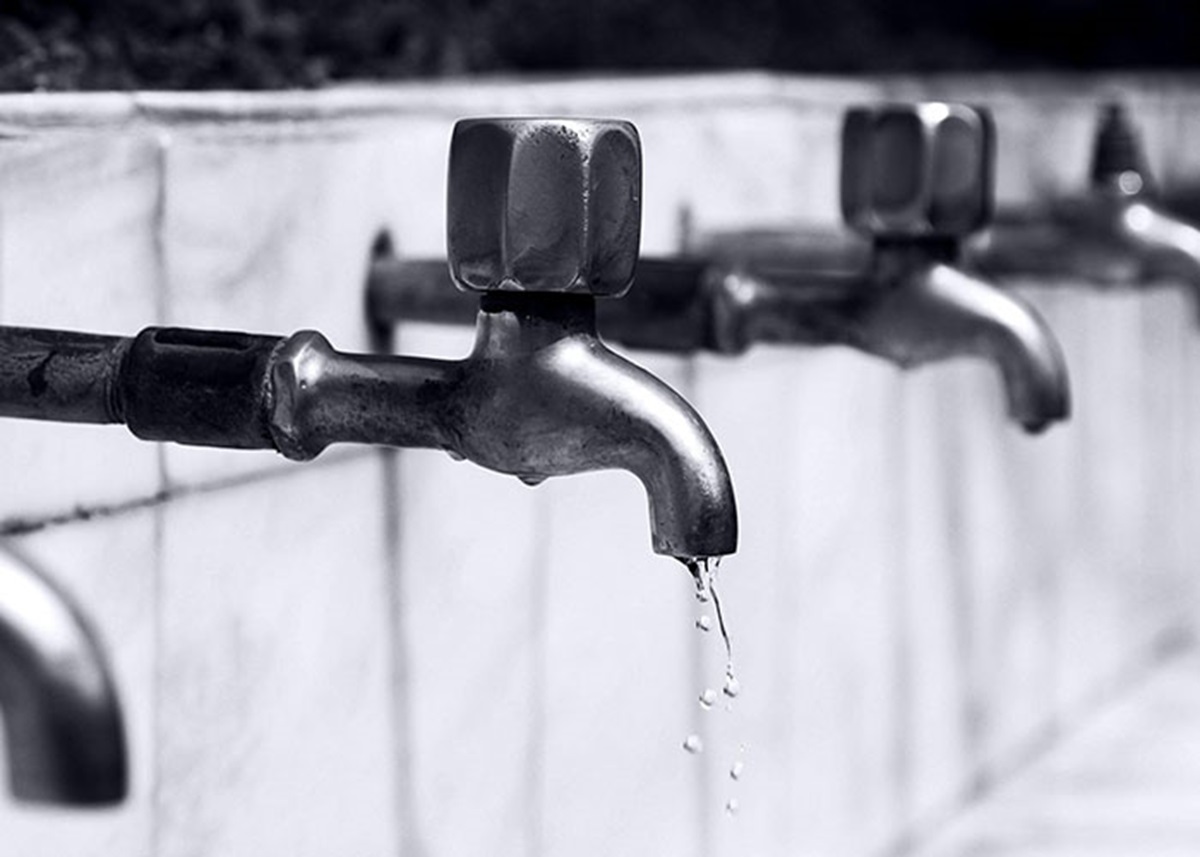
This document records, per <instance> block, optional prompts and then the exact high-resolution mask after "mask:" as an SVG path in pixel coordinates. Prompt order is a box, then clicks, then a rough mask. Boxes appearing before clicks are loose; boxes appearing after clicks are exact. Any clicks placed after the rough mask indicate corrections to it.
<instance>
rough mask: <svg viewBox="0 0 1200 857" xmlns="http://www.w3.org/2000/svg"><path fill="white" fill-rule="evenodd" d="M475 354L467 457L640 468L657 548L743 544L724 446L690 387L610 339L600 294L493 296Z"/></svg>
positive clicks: (552, 470) (682, 553)
mask: <svg viewBox="0 0 1200 857" xmlns="http://www.w3.org/2000/svg"><path fill="white" fill-rule="evenodd" d="M568 303H569V304H571V305H570V306H568V305H567V304H568ZM565 316H569V317H570V318H571V319H573V320H572V321H569V322H568V321H567V320H566V318H565ZM468 363H469V364H470V368H469V369H468V370H466V371H464V373H463V376H464V377H467V378H472V379H476V380H475V381H473V382H472V383H471V384H468V385H464V387H463V392H464V396H465V397H466V398H465V401H463V402H462V413H463V414H464V415H466V416H467V418H466V419H465V420H464V423H463V425H462V426H461V438H462V444H463V446H462V449H461V450H460V451H461V452H463V454H465V455H466V457H467V458H469V459H471V460H473V461H475V462H476V463H478V464H481V465H483V466H485V467H489V468H491V469H493V470H498V471H500V472H503V473H512V474H515V475H518V476H521V477H522V478H523V479H525V480H526V481H529V482H536V481H540V480H541V479H543V478H546V477H549V476H562V475H568V474H574V473H582V472H587V471H591V470H611V469H620V470H627V471H630V472H632V473H633V474H634V475H635V476H636V477H637V478H638V479H639V480H640V481H641V482H642V485H643V486H644V487H645V489H646V493H647V497H648V502H649V512H650V528H651V535H652V543H653V548H654V551H655V552H656V553H660V554H666V555H670V556H676V557H708V556H723V555H725V554H730V553H733V552H734V551H735V550H736V548H737V509H736V505H735V502H734V496H733V485H732V481H731V479H730V477H729V471H728V469H727V467H726V465H725V460H724V457H723V456H722V455H721V450H720V448H719V447H718V446H717V443H716V441H715V440H714V439H713V436H712V434H711V433H710V432H709V430H708V428H707V426H705V424H704V422H703V421H702V420H701V418H700V416H699V415H698V414H697V413H696V411H695V410H694V409H693V408H692V407H691V405H689V404H688V403H687V401H686V400H685V399H684V398H683V397H682V396H680V395H679V394H678V393H676V392H675V391H674V390H672V389H671V388H670V387H668V386H667V385H666V384H664V383H663V382H662V381H660V380H659V379H658V378H656V377H655V376H653V375H652V374H650V373H649V372H647V371H646V370H644V369H642V368H640V367H639V366H637V365H636V364H634V363H632V362H630V361H628V360H626V359H624V358H623V357H620V356H619V355H617V354H615V353H613V352H612V351H610V350H609V349H608V348H607V347H606V346H605V345H604V343H603V342H602V341H601V340H600V339H599V337H598V336H597V335H596V333H595V302H594V300H593V299H591V298H579V297H575V296H572V297H570V298H569V299H568V300H567V301H564V299H563V298H562V296H549V295H516V294H514V295H502V294H491V295H488V300H487V301H485V303H484V307H483V311H482V312H481V313H480V316H479V332H478V338H477V341H476V348H475V351H474V353H473V354H472V355H471V357H470V358H469V360H468Z"/></svg>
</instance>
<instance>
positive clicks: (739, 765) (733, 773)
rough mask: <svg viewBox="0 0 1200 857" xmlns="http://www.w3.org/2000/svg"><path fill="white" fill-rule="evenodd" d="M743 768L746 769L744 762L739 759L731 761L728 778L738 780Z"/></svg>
mask: <svg viewBox="0 0 1200 857" xmlns="http://www.w3.org/2000/svg"><path fill="white" fill-rule="evenodd" d="M745 770H746V763H745V762H743V761H742V760H741V759H738V760H737V761H736V762H734V763H733V767H732V768H730V769H729V779H731V780H740V779H741V778H742V773H743V772H744V771H745Z"/></svg>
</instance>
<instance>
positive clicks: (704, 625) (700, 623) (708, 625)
mask: <svg viewBox="0 0 1200 857" xmlns="http://www.w3.org/2000/svg"><path fill="white" fill-rule="evenodd" d="M696 627H697V628H699V629H700V630H701V631H711V630H712V617H711V616H709V615H708V614H707V613H703V614H701V616H700V618H699V619H697V620H696Z"/></svg>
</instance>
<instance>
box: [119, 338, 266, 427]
mask: <svg viewBox="0 0 1200 857" xmlns="http://www.w3.org/2000/svg"><path fill="white" fill-rule="evenodd" d="M280 342H282V339H281V338H280V337H276V336H257V335H253V334H247V333H231V332H226V331H207V330H189V329H186V328H153V327H152V328H148V329H146V330H143V331H142V332H141V333H139V334H138V335H137V338H136V339H134V340H133V344H132V345H131V346H130V348H129V354H128V357H127V358H126V361H125V366H124V369H123V371H122V373H121V402H122V412H123V414H124V417H125V422H126V424H127V425H128V426H129V430H130V431H132V432H133V433H134V434H135V435H137V436H138V437H140V438H142V439H143V440H170V441H174V442H175V443H185V444H193V445H197V446H223V447H236V448H244V449H272V448H273V447H274V444H273V443H272V441H271V433H270V429H269V427H268V425H267V395H268V389H267V377H268V365H269V363H270V361H271V357H272V354H273V352H274V350H275V349H276V348H277V347H278V345H279V344H280Z"/></svg>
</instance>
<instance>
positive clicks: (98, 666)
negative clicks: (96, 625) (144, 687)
mask: <svg viewBox="0 0 1200 857" xmlns="http://www.w3.org/2000/svg"><path fill="white" fill-rule="evenodd" d="M0 709H3V721H4V732H5V738H6V745H7V749H8V753H7V755H8V766H9V783H10V787H11V790H12V793H13V794H14V795H15V796H16V797H17V798H19V799H21V800H27V801H37V802H49V803H60V804H72V805H97V804H111V803H116V802H119V801H121V800H123V799H124V797H125V794H126V790H127V787H128V772H127V763H126V752H125V732H124V727H123V725H122V718H121V710H120V706H119V704H118V702H117V697H116V693H115V692H114V690H113V682H112V679H111V677H110V675H109V671H108V667H107V665H106V663H105V660H104V656H103V654H102V653H101V650H100V646H99V644H98V643H97V641H96V638H95V635H94V634H93V633H92V631H91V630H90V629H89V628H88V625H87V623H86V622H85V621H84V619H83V617H82V616H81V615H80V614H79V612H78V611H77V610H76V609H75V607H74V606H73V605H72V604H71V602H70V600H69V599H68V598H67V596H66V595H65V594H64V593H62V592H60V591H59V590H58V589H57V588H56V587H54V586H53V585H52V584H51V583H50V582H49V581H48V580H47V579H46V578H45V577H43V576H42V575H40V574H39V573H37V572H36V571H34V570H33V569H32V568H31V567H30V566H29V565H28V564H26V563H25V562H23V561H21V560H20V559H19V558H18V557H17V556H15V555H14V554H11V553H8V552H6V551H4V550H0Z"/></svg>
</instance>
